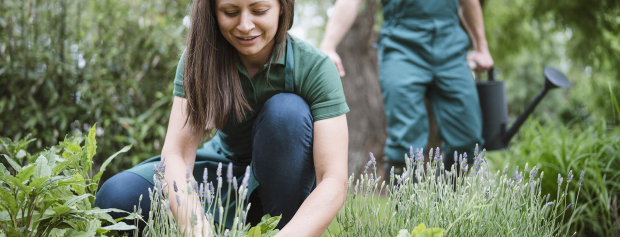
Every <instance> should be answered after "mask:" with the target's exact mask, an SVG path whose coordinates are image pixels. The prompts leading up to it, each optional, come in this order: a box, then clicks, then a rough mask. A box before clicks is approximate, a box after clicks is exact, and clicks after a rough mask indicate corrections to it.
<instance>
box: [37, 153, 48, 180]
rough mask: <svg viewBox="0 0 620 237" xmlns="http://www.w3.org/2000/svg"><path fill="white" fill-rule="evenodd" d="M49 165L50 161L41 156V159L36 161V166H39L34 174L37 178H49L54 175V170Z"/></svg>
mask: <svg viewBox="0 0 620 237" xmlns="http://www.w3.org/2000/svg"><path fill="white" fill-rule="evenodd" d="M47 163H48V161H47V159H46V158H45V157H44V156H39V158H37V161H35V164H36V166H37V168H36V170H35V172H34V175H35V177H37V178H41V177H49V176H50V175H52V169H50V167H49V166H48V165H47Z"/></svg>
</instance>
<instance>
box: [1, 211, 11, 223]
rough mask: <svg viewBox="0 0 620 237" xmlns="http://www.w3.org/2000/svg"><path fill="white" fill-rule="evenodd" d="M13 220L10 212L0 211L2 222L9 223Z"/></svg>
mask: <svg viewBox="0 0 620 237" xmlns="http://www.w3.org/2000/svg"><path fill="white" fill-rule="evenodd" d="M10 220H11V215H9V211H0V222H7V221H10Z"/></svg>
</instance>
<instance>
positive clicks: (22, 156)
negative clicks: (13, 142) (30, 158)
mask: <svg viewBox="0 0 620 237" xmlns="http://www.w3.org/2000/svg"><path fill="white" fill-rule="evenodd" d="M24 157H26V151H24V150H19V151H18V152H17V154H15V158H17V159H20V160H21V159H22V158H24Z"/></svg>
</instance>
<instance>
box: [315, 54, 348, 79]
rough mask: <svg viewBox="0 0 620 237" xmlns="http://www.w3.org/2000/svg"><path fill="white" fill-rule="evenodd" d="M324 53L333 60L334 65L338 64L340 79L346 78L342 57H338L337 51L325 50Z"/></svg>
mask: <svg viewBox="0 0 620 237" xmlns="http://www.w3.org/2000/svg"><path fill="white" fill-rule="evenodd" d="M321 50H322V51H323V53H325V54H327V56H329V58H331V59H332V61H334V64H336V69H338V74H339V75H340V77H344V76H345V75H346V74H345V72H344V67H343V66H342V60H341V59H340V55H338V53H336V51H334V50H323V49H321Z"/></svg>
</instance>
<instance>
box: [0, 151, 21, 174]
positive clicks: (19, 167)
mask: <svg viewBox="0 0 620 237" xmlns="http://www.w3.org/2000/svg"><path fill="white" fill-rule="evenodd" d="M2 155H4V158H6V161H8V162H9V165H11V166H12V167H13V169H14V170H15V171H17V172H18V173H19V172H22V166H21V165H19V164H17V162H15V161H14V160H13V159H11V158H10V157H9V156H7V155H5V154H2Z"/></svg>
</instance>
